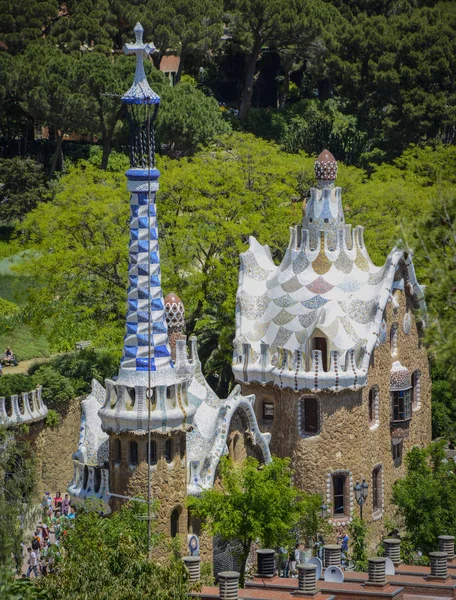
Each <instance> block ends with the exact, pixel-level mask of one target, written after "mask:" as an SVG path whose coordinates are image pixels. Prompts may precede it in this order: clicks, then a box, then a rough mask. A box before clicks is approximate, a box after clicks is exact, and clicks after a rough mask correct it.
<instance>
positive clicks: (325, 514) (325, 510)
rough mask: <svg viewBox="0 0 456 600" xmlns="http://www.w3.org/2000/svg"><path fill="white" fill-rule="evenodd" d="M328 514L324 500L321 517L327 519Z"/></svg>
mask: <svg viewBox="0 0 456 600" xmlns="http://www.w3.org/2000/svg"><path fill="white" fill-rule="evenodd" d="M327 516H328V507H327V505H326V504H325V503H324V502H323V504H322V505H321V506H320V519H326V517H327Z"/></svg>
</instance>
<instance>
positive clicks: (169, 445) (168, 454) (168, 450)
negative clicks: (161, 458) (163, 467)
mask: <svg viewBox="0 0 456 600" xmlns="http://www.w3.org/2000/svg"><path fill="white" fill-rule="evenodd" d="M165 460H166V462H167V463H170V462H173V440H166V442H165Z"/></svg>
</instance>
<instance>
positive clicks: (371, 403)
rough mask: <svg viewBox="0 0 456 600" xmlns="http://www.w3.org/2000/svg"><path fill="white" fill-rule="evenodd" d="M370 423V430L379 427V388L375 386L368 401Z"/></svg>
mask: <svg viewBox="0 0 456 600" xmlns="http://www.w3.org/2000/svg"><path fill="white" fill-rule="evenodd" d="M367 410H368V415H367V418H368V422H369V427H370V428H376V427H377V426H378V386H376V385H374V386H373V387H371V389H370V390H369V399H368V409H367Z"/></svg>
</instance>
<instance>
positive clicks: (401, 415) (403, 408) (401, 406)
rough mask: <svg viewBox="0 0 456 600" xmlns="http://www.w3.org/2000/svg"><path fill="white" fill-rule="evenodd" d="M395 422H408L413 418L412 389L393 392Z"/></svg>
mask: <svg viewBox="0 0 456 600" xmlns="http://www.w3.org/2000/svg"><path fill="white" fill-rule="evenodd" d="M391 400H392V404H393V421H408V420H410V419H411V418H412V399H411V389H410V388H409V389H408V390H400V391H396V392H391Z"/></svg>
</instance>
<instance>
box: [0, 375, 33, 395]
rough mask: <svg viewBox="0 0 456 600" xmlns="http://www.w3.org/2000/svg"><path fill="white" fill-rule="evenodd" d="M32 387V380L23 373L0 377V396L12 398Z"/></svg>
mask: <svg viewBox="0 0 456 600" xmlns="http://www.w3.org/2000/svg"><path fill="white" fill-rule="evenodd" d="M34 387H35V385H34V382H33V380H32V378H31V377H29V376H28V375H26V374H25V373H16V374H14V375H3V377H0V396H13V395H14V394H21V393H22V392H29V391H30V390H32V389H33V388H34Z"/></svg>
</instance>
